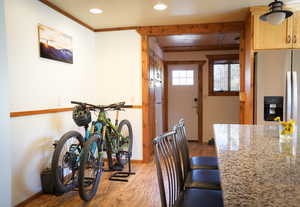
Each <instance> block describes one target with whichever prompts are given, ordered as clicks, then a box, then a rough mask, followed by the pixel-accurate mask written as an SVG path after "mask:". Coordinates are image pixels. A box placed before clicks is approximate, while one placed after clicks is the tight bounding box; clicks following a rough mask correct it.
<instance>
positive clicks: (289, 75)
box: [285, 72, 292, 121]
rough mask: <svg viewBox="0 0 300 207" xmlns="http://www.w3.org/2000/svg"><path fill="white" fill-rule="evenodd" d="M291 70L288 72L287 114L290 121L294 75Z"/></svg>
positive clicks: (286, 118)
mask: <svg viewBox="0 0 300 207" xmlns="http://www.w3.org/2000/svg"><path fill="white" fill-rule="evenodd" d="M291 75H292V74H291V72H287V73H286V116H285V120H286V121H288V120H290V119H291V117H292V76H291Z"/></svg>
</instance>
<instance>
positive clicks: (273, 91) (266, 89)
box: [254, 50, 300, 124]
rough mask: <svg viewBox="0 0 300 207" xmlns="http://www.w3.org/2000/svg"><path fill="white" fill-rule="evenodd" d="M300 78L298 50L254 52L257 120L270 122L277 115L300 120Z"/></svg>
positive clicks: (265, 122)
mask: <svg viewBox="0 0 300 207" xmlns="http://www.w3.org/2000/svg"><path fill="white" fill-rule="evenodd" d="M299 78H300V50H268V51H260V52H257V53H256V54H255V114H254V117H255V123H256V124H273V123H274V122H273V121H272V120H273V119H274V117H276V116H280V117H281V118H282V119H283V120H291V119H293V120H295V121H296V123H297V124H299V123H300V122H299V121H300V116H299V112H300V109H299V105H298V104H299V103H300V100H299V98H300V94H298V91H300V89H298V83H300V79H299Z"/></svg>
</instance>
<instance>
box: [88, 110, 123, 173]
mask: <svg viewBox="0 0 300 207" xmlns="http://www.w3.org/2000/svg"><path fill="white" fill-rule="evenodd" d="M106 112H107V111H105V110H104V109H103V110H100V112H99V114H98V118H97V121H93V122H92V124H91V126H90V127H85V136H84V142H86V141H87V140H89V138H90V137H91V136H92V135H98V136H100V139H102V141H105V142H106V145H107V148H108V147H109V148H110V150H111V151H110V150H108V149H106V152H107V157H108V161H109V167H110V168H112V156H111V155H112V154H113V153H117V152H118V151H119V141H120V140H121V139H124V138H125V137H123V136H122V134H121V133H119V132H118V129H117V127H118V124H119V110H117V111H116V119H115V124H113V123H112V122H111V120H110V119H109V118H107V116H106ZM108 145H109V146H108ZM95 150H96V144H93V146H92V149H91V152H92V153H95Z"/></svg>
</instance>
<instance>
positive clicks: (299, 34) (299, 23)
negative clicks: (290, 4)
mask: <svg viewBox="0 0 300 207" xmlns="http://www.w3.org/2000/svg"><path fill="white" fill-rule="evenodd" d="M293 19H294V24H293V38H292V41H293V48H297V49H300V11H297V12H294V15H293Z"/></svg>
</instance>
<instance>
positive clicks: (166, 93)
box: [163, 61, 169, 132]
mask: <svg viewBox="0 0 300 207" xmlns="http://www.w3.org/2000/svg"><path fill="white" fill-rule="evenodd" d="M163 77H164V80H163V82H164V95H163V113H164V116H163V118H164V121H163V130H164V132H167V131H168V129H169V120H168V116H169V115H168V113H169V112H168V104H169V99H168V96H169V91H168V87H169V69H168V63H167V62H166V61H164V76H163Z"/></svg>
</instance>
